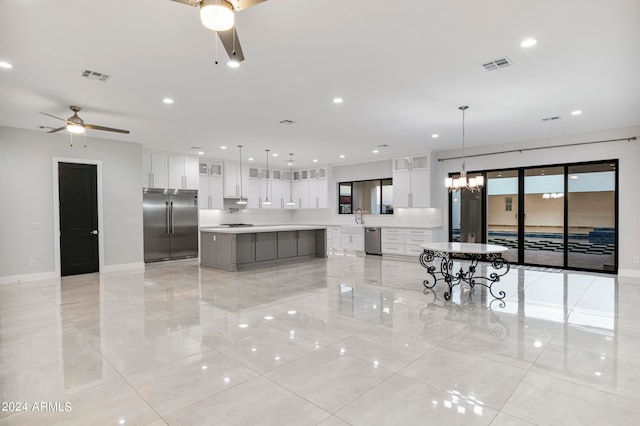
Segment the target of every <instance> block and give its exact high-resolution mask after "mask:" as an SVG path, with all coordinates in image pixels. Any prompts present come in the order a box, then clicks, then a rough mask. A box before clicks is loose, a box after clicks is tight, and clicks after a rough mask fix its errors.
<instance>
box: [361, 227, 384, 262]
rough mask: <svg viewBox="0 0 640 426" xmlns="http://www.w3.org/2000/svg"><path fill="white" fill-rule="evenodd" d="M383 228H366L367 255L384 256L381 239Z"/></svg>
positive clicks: (365, 246) (365, 245)
mask: <svg viewBox="0 0 640 426" xmlns="http://www.w3.org/2000/svg"><path fill="white" fill-rule="evenodd" d="M381 234H382V228H368V227H367V228H364V251H365V253H367V254H377V255H381V254H382V244H381V242H380V239H381V238H380V237H381Z"/></svg>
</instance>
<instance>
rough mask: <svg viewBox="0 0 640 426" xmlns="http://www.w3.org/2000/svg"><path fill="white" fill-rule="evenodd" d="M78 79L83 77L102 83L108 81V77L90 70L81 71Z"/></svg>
mask: <svg viewBox="0 0 640 426" xmlns="http://www.w3.org/2000/svg"><path fill="white" fill-rule="evenodd" d="M80 77H85V78H88V79H90V80H98V81H102V82H106V81H107V80H108V79H109V75H107V74H103V73H101V72H97V71H91V70H84V71H82V74H80Z"/></svg>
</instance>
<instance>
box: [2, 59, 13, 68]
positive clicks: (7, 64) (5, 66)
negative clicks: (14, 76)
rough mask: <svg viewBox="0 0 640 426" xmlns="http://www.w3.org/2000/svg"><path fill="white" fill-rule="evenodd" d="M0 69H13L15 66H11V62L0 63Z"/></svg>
mask: <svg viewBox="0 0 640 426" xmlns="http://www.w3.org/2000/svg"><path fill="white" fill-rule="evenodd" d="M0 68H6V69H10V68H13V65H11V64H10V63H9V62H5V61H0Z"/></svg>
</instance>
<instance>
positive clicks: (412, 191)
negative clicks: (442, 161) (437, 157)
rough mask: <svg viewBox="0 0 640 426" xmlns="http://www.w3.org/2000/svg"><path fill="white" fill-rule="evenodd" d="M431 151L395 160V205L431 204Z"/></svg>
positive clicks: (427, 205) (415, 205) (421, 205)
mask: <svg viewBox="0 0 640 426" xmlns="http://www.w3.org/2000/svg"><path fill="white" fill-rule="evenodd" d="M430 161H431V155H430V153H427V154H422V155H414V156H407V157H399V158H394V160H393V207H396V208H397V207H430V206H431V189H430V188H431V168H430Z"/></svg>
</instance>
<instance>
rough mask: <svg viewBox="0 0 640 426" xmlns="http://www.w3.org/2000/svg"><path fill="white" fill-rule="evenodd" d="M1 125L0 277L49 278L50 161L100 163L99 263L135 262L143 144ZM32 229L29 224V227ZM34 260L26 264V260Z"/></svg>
mask: <svg viewBox="0 0 640 426" xmlns="http://www.w3.org/2000/svg"><path fill="white" fill-rule="evenodd" d="M83 145H84V141H83V138H82V137H74V145H73V146H70V145H69V135H68V134H46V133H43V132H39V131H31V130H22V129H15V128H9V127H0V194H1V195H2V215H1V220H0V235H1V238H0V253H2V256H0V282H3V281H7V280H9V281H10V280H11V277H16V276H41V277H48V276H52V274H53V273H54V271H55V269H56V265H54V244H58V242H57V241H55V239H54V236H53V227H54V219H53V217H54V216H53V205H54V203H53V158H54V157H64V158H75V159H83V160H100V161H101V162H102V183H103V187H102V197H103V198H102V200H103V223H102V229H103V233H102V235H101V238H102V239H103V242H104V244H103V246H104V253H102V254H103V264H104V266H105V269H109V268H111V269H113V268H118V267H128V266H132V265H141V264H142V262H143V229H142V190H141V185H142V182H141V176H142V145H139V144H133V143H126V142H118V141H113V140H104V139H95V138H91V137H88V138H87V147H86V148H84V147H83ZM36 223H37V224H39V228H38V229H32V228H33V227H34V226H33V224H36ZM31 260H36V266H35V267H31V266H30V261H31Z"/></svg>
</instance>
